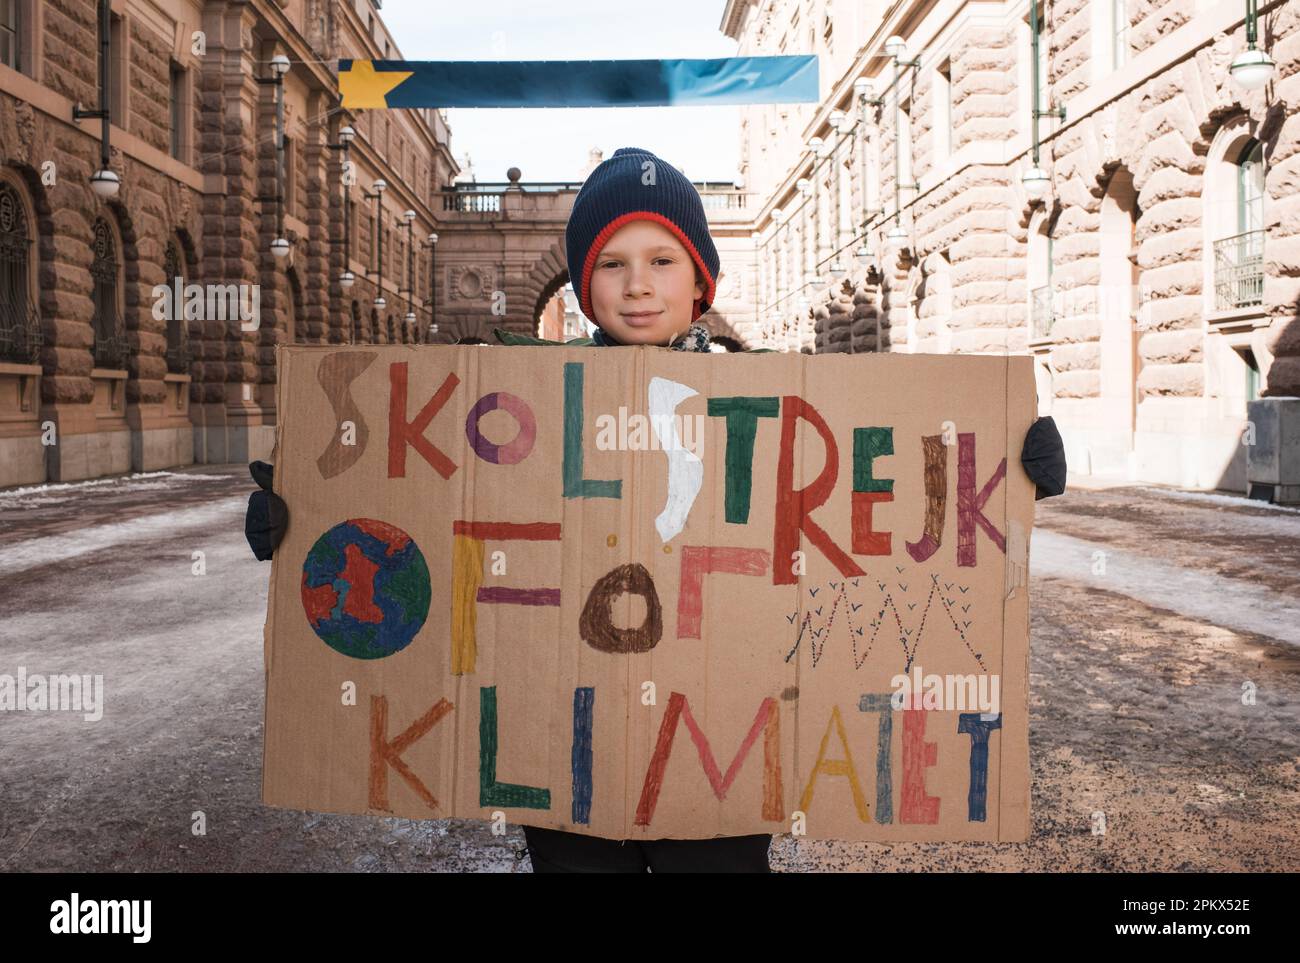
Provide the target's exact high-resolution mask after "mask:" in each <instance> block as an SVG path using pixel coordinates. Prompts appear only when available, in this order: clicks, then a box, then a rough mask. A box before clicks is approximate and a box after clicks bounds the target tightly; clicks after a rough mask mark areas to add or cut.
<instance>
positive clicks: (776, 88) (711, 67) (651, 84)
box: [339, 55, 819, 110]
mask: <svg viewBox="0 0 1300 963" xmlns="http://www.w3.org/2000/svg"><path fill="white" fill-rule="evenodd" d="M339 90H340V92H341V93H342V95H343V106H344V107H346V108H348V109H352V110H359V109H364V108H380V109H382V108H385V107H391V108H397V107H668V106H673V107H676V106H680V105H683V104H799V103H816V102H817V101H818V99H819V94H818V84H817V58H816V57H815V56H811V55H798V56H780V57H721V58H718V59H714V60H499V61H492V60H340V61H339Z"/></svg>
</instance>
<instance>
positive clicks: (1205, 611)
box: [1029, 529, 1300, 646]
mask: <svg viewBox="0 0 1300 963" xmlns="http://www.w3.org/2000/svg"><path fill="white" fill-rule="evenodd" d="M1097 553H1102V555H1098V554H1097ZM1099 563H1102V564H1100V571H1094V567H1096V566H1098V565H1099ZM1029 569H1030V571H1031V572H1032V573H1033V574H1034V575H1036V576H1050V577H1055V578H1063V579H1069V580H1071V581H1074V582H1081V583H1083V584H1085V585H1091V586H1093V587H1095V588H1100V589H1105V590H1107V591H1110V592H1118V593H1120V594H1121V595H1127V596H1128V597H1129V598H1132V599H1137V600H1138V601H1141V602H1145V603H1146V604H1148V605H1151V606H1154V607H1156V608H1162V609H1168V610H1170V611H1172V612H1178V613H1180V614H1182V615H1186V616H1191V617H1193V618H1197V619H1203V620H1204V621H1206V622H1209V623H1211V624H1212V625H1220V626H1224V627H1226V628H1230V629H1235V630H1237V631H1240V632H1252V633H1256V634H1259V635H1266V636H1269V637H1271V638H1274V639H1278V640H1279V641H1283V642H1289V643H1290V644H1292V645H1297V646H1300V599H1297V598H1295V597H1292V596H1286V595H1282V594H1281V593H1279V592H1274V591H1272V590H1270V589H1268V588H1266V587H1264V586H1261V585H1257V584H1255V583H1252V582H1246V581H1243V580H1242V579H1232V578H1224V577H1223V576H1221V575H1215V574H1212V573H1208V572H1202V571H1198V570H1196V569H1194V568H1186V567H1184V566H1182V565H1179V564H1176V563H1173V562H1164V561H1160V560H1159V559H1157V558H1154V557H1152V556H1149V555H1140V554H1138V553H1136V552H1130V551H1122V550H1118V549H1116V548H1114V547H1112V546H1110V545H1106V544H1102V543H1100V542H1091V541H1086V540H1084V539H1081V538H1075V537H1074V536H1072V535H1066V534H1064V533H1062V532H1056V531H1050V530H1048V529H1035V531H1034V533H1033V537H1032V541H1031V543H1030V550H1029Z"/></svg>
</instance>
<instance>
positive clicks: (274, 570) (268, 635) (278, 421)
mask: <svg viewBox="0 0 1300 963" xmlns="http://www.w3.org/2000/svg"><path fill="white" fill-rule="evenodd" d="M289 358H290V355H289V353H288V352H287V351H286V350H285V345H283V344H277V345H276V346H275V446H274V448H272V450H271V463H272V464H273V465H274V466H275V476H274V479H273V481H272V484H271V488H272V490H273V491H274V492H275V493H276V494H279V493H280V492H281V491H283V490H284V483H283V479H282V477H281V475H282V473H283V465H282V459H281V458H280V457H279V455H280V439H281V432H282V431H283V430H284V418H285V413H286V412H287V411H288V410H289V409H288V406H287V405H286V404H285V398H284V391H285V389H284V386H285V385H286V384H287V383H288V381H289V379H288V377H287V369H288V365H289ZM279 568H280V554H279V553H278V552H276V553H274V554H272V556H271V572H270V575H269V579H270V584H269V585H268V586H267V589H266V621H265V622H263V623H262V802H263V803H264V804H267V805H270V803H269V801H268V800H267V798H266V756H267V752H266V740H267V737H268V735H269V734H270V731H271V729H270V721H271V720H270V711H271V666H272V664H273V661H274V656H275V652H274V639H275V637H274V634H273V633H272V631H271V623H272V621H273V619H274V615H275V582H276V575H278V574H279Z"/></svg>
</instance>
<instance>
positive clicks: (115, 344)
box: [90, 217, 127, 368]
mask: <svg viewBox="0 0 1300 963" xmlns="http://www.w3.org/2000/svg"><path fill="white" fill-rule="evenodd" d="M92 253H93V259H92V261H91V263H90V278H91V281H92V282H93V283H94V291H93V294H92V300H93V302H94V315H93V317H92V318H91V327H92V328H93V329H94V333H95V348H94V352H95V367H97V368H125V367H126V352H127V348H126V324H125V322H124V320H123V314H122V304H121V298H122V279H121V270H122V266H121V264H120V263H119V262H118V260H117V239H116V237H115V236H114V233H113V228H112V226H111V225H110V224H109V223H108V221H106V220H105V219H104V218H102V217H100V218H97V219H96V220H95V232H94V240H93V245H92Z"/></svg>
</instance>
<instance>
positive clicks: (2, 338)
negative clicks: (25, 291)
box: [0, 301, 44, 364]
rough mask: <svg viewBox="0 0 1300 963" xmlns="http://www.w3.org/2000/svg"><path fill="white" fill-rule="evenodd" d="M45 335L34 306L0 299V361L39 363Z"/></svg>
mask: <svg viewBox="0 0 1300 963" xmlns="http://www.w3.org/2000/svg"><path fill="white" fill-rule="evenodd" d="M43 337H44V335H43V332H42V331H41V318H40V315H38V314H37V313H36V309H35V308H34V307H32V306H31V305H30V304H14V303H11V302H7V301H0V361H9V362H12V363H14V364H36V363H38V362H39V361H40V357H41V343H42V339H43Z"/></svg>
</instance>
